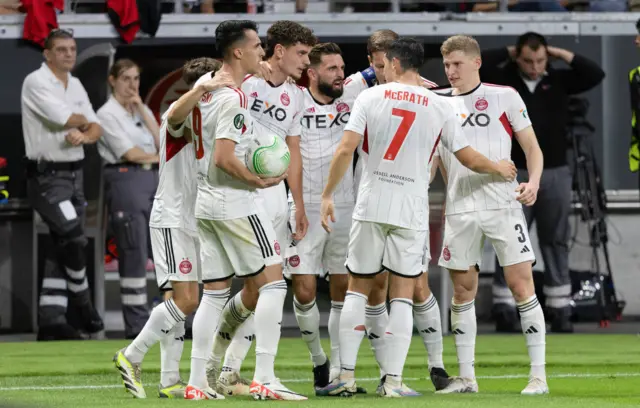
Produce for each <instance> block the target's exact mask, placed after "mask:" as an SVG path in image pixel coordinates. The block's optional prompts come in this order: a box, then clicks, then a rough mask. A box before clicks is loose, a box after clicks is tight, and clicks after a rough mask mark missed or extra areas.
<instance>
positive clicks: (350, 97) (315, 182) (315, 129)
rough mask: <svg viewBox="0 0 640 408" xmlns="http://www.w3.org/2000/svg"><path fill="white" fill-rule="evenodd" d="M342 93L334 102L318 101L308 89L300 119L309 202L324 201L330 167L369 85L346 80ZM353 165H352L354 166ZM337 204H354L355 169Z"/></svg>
mask: <svg viewBox="0 0 640 408" xmlns="http://www.w3.org/2000/svg"><path fill="white" fill-rule="evenodd" d="M345 83H346V85H345V86H344V91H343V93H342V96H341V97H339V98H337V99H335V100H334V101H333V102H331V103H330V104H323V103H321V102H318V101H317V100H315V99H314V98H313V96H311V92H309V90H308V89H305V90H304V104H303V106H304V112H303V113H302V117H301V119H300V123H301V127H302V132H301V135H300V154H301V156H302V197H303V200H304V202H305V204H320V203H321V202H322V190H323V189H324V186H325V185H326V184H327V180H328V179H329V166H330V165H331V160H333V156H334V154H335V152H336V150H337V149H338V146H339V145H340V140H342V135H343V134H344V127H345V126H346V125H347V123H348V122H349V116H350V115H351V109H352V107H353V103H354V102H355V100H356V98H357V97H358V95H359V94H360V93H361V92H362V91H363V90H364V89H367V88H366V87H362V86H361V84H360V83H359V82H351V81H350V82H349V83H347V82H346V81H345ZM351 168H352V166H351V167H350V168H349V169H351ZM333 200H334V203H335V204H336V205H340V204H348V205H353V204H354V202H355V197H354V193H353V172H352V171H347V173H346V174H345V176H344V178H343V179H342V180H341V181H340V184H338V186H337V188H336V191H335V193H334V195H333Z"/></svg>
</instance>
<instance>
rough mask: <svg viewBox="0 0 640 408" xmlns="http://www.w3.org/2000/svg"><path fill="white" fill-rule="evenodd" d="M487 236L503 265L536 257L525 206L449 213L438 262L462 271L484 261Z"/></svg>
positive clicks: (530, 260)
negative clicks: (530, 238)
mask: <svg viewBox="0 0 640 408" xmlns="http://www.w3.org/2000/svg"><path fill="white" fill-rule="evenodd" d="M485 238H488V239H489V240H490V242H491V244H492V246H493V249H494V250H495V251H496V255H497V256H498V262H499V263H500V266H502V267H505V266H509V265H516V264H519V263H522V262H535V260H536V257H535V255H534V253H533V247H532V246H531V241H530V240H529V230H528V228H527V221H526V219H525V217H524V213H523V212H522V209H519V208H518V209H516V208H505V209H499V210H484V211H474V212H466V213H461V214H451V215H447V216H446V217H445V224H444V239H443V243H442V254H441V255H440V260H439V262H438V265H440V266H443V267H445V268H447V269H453V270H460V271H466V270H468V269H469V267H470V266H475V265H480V261H481V260H482V254H483V252H484V241H485Z"/></svg>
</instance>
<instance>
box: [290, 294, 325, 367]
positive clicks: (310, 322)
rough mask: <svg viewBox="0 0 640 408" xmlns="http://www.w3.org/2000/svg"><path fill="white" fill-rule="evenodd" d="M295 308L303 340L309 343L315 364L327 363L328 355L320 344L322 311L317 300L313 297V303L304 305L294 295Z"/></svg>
mask: <svg viewBox="0 0 640 408" xmlns="http://www.w3.org/2000/svg"><path fill="white" fill-rule="evenodd" d="M293 310H294V311H295V315H296V321H297V322H298V326H299V327H300V334H302V340H304V342H305V343H307V348H308V349H309V354H310V355H311V361H312V362H313V366H314V367H317V366H320V365H322V364H324V363H326V362H327V355H326V354H325V353H324V350H323V349H322V344H320V311H319V310H318V305H317V304H316V300H315V299H313V300H312V301H311V303H308V304H306V305H303V304H301V303H300V302H298V300H297V299H296V298H295V296H294V297H293Z"/></svg>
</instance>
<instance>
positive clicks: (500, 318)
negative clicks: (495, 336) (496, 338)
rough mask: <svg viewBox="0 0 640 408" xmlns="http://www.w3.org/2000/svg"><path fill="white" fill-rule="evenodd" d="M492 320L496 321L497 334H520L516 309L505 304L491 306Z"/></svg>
mask: <svg viewBox="0 0 640 408" xmlns="http://www.w3.org/2000/svg"><path fill="white" fill-rule="evenodd" d="M492 312H493V318H494V319H495V321H496V332H498V333H520V332H522V328H521V327H520V321H519V319H518V313H517V312H516V308H515V307H513V306H509V305H505V304H497V305H495V306H493V311H492Z"/></svg>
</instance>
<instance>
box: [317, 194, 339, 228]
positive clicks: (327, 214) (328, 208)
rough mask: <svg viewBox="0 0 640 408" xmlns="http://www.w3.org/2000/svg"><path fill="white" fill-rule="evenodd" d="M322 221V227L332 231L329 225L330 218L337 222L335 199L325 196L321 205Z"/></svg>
mask: <svg viewBox="0 0 640 408" xmlns="http://www.w3.org/2000/svg"><path fill="white" fill-rule="evenodd" d="M320 220H321V221H320V222H321V224H322V228H324V230H325V231H327V232H331V227H330V226H329V220H331V222H336V216H335V214H334V208H333V199H331V198H323V199H322V204H321V205H320Z"/></svg>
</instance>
